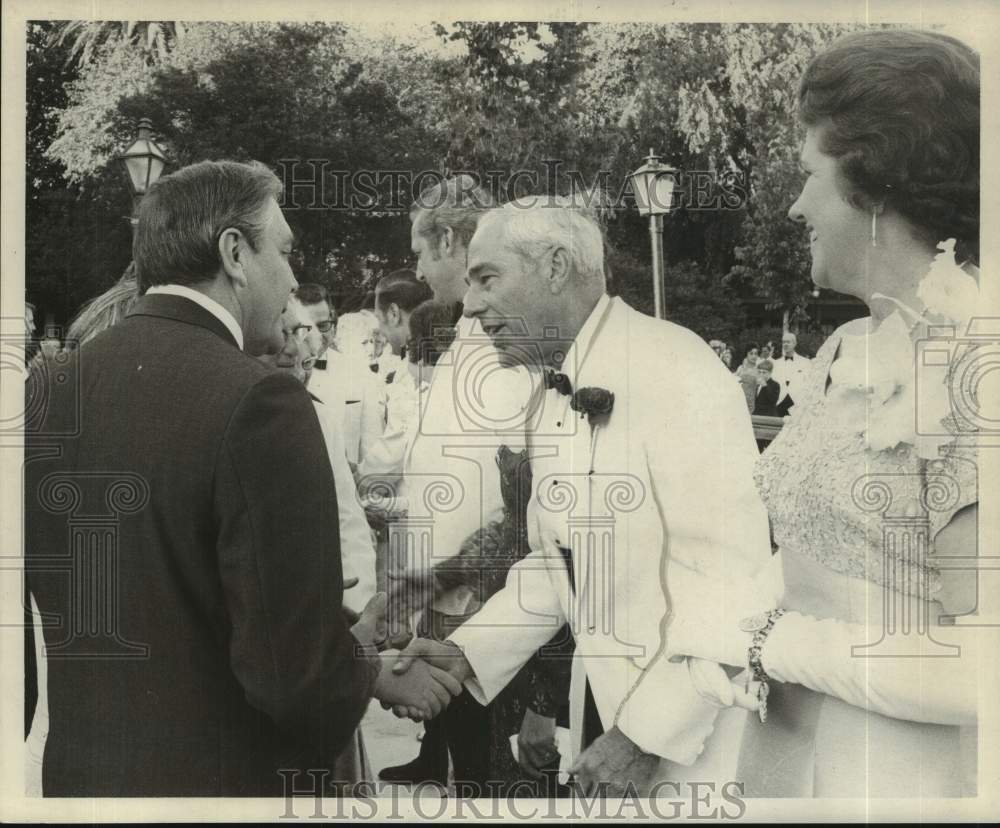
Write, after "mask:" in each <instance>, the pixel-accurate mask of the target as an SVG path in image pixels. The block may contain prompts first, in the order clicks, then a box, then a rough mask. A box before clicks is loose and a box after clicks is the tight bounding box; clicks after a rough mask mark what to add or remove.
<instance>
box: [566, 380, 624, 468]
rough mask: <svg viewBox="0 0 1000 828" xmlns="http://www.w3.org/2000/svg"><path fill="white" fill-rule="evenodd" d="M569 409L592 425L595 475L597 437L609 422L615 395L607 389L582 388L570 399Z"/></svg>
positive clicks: (591, 449) (591, 435)
mask: <svg viewBox="0 0 1000 828" xmlns="http://www.w3.org/2000/svg"><path fill="white" fill-rule="evenodd" d="M569 407H570V408H572V409H573V410H574V411H575V412H577V413H578V414H579V415H580V416H581V417H583V416H584V415H586V416H587V422H588V423H589V424H590V471H589V472H588V474H590V475H593V474H594V458H595V457H596V456H597V435H598V433H599V432H600V430H601V426H602V425H605V424H606V423H607V422H608V418H609V417H610V416H611V412H612V410H614V407H615V395H614V393H613V392H611V391H608V390H607V389H605V388H593V387H589V386H588V387H587V388H581V389H580V390H579V391H575V392H574V393H573V396H572V397H570V399H569Z"/></svg>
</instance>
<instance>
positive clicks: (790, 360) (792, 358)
mask: <svg viewBox="0 0 1000 828" xmlns="http://www.w3.org/2000/svg"><path fill="white" fill-rule="evenodd" d="M785 361H786V362H794V361H795V357H790V356H786V357H785Z"/></svg>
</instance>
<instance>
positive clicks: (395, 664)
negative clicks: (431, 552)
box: [351, 592, 472, 722]
mask: <svg viewBox="0 0 1000 828" xmlns="http://www.w3.org/2000/svg"><path fill="white" fill-rule="evenodd" d="M386 603H387V600H386V595H385V593H382V592H380V593H378V594H376V595H375V596H374V597H373V598H372V599H371V600H370V601H369V602H368V604H367V605H366V606H365V608H364V610H363V611H362V613H361V616H360V617H359V619H358V621H357V623H356V624H355V625H354V626H353V627H351V633H352V634H353V635H354V637H355V638H356V639H357V640H358V641H359V642H361V643H362V644H372V645H374V646H376V647H381V646H382V645H384V644H385V640H386V634H387V632H388V625H387V621H386ZM380 662H381V668H380V670H379V675H378V678H377V679H376V682H375V698H377V699H378V700H379V702H381V704H382V707H383V708H385V709H386V710H389V709H392V711H393V713H394V714H395V715H396V716H398V717H399V718H409V719H412V720H413V721H415V722H420V721H425V720H427V719H433V718H434V717H435V716H437V715H439V714H440V713H441V712H442V711H443V710H444V709H445V708H446V707H447V706H448V704H449V703H450V702H451V700H452V698H454V697H455V696H458V695H459V694H460V693H461V692H462V682H464V681H465V680H466V679H468V678H469V677H470V676H472V668H471V667H470V666H469V663H468V661H466V660H465V656H464V655H462V651H461V650H460V649H459V648H458V647H457V646H456V645H455V644H451V643H449V642H441V641H434V640H432V639H428V638H417V639H414V640H413V641H411V642H410V644H409V645H408V646H407V647H406V649H405V650H402V651H400V650H382V652H381V653H380Z"/></svg>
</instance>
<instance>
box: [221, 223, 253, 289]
mask: <svg viewBox="0 0 1000 828" xmlns="http://www.w3.org/2000/svg"><path fill="white" fill-rule="evenodd" d="M243 246H244V238H243V234H242V233H241V232H240V231H239V230H237V229H236V228H235V227H227V228H226V229H225V230H223V231H222V234H221V235H220V236H219V258H220V259H221V260H222V269H223V270H224V271H225V272H226V276H228V277H229V278H230V279H231V280H232V282H233V283H234V286H236V287H240V288H246V287H247V275H246V273H245V272H244V270H243V262H242V261H241V257H242V254H243Z"/></svg>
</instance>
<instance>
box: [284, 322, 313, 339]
mask: <svg viewBox="0 0 1000 828" xmlns="http://www.w3.org/2000/svg"><path fill="white" fill-rule="evenodd" d="M311 330H312V325H296V326H295V327H294V328H292V329H290V330H289V329H288V328H285V331H284V333H285V339H286V340H287V339H288V338H289V337H295V339H297V340H298V341H299V342H305V341H306V337H307V336H308V335H309V331H311Z"/></svg>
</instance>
